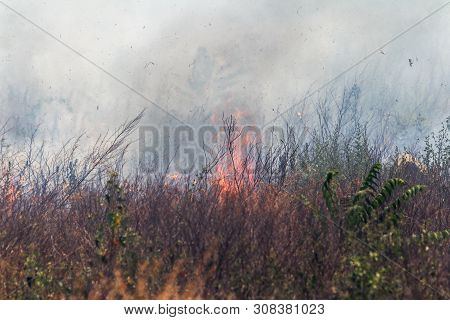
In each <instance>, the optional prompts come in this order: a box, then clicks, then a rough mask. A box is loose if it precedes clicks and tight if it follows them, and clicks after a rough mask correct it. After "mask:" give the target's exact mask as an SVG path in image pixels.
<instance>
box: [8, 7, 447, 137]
mask: <svg viewBox="0 0 450 320" xmlns="http://www.w3.org/2000/svg"><path fill="white" fill-rule="evenodd" d="M5 3H7V4H8V5H10V6H11V7H13V8H15V9H16V10H17V11H19V12H21V13H22V14H23V15H25V16H26V17H28V18H29V19H31V20H33V21H34V22H35V23H37V24H39V25H40V26H42V27H43V28H45V29H46V30H48V31H49V32H50V33H52V34H54V35H55V36H57V37H58V38H60V39H61V41H64V42H65V43H67V44H69V45H70V46H72V47H74V48H75V49H77V50H78V51H79V52H81V53H82V54H84V55H86V56H87V57H89V58H90V59H91V60H93V61H95V62H96V63H97V64H98V65H99V66H101V67H102V68H104V69H106V70H108V71H110V72H111V73H112V74H114V75H116V76H117V77H118V78H120V79H121V80H123V81H124V82H126V83H127V84H129V85H131V86H132V87H133V88H135V89H136V90H138V91H140V92H142V93H143V94H144V95H145V96H147V97H148V98H150V99H152V100H153V101H155V102H156V103H157V104H158V105H160V106H161V107H162V108H164V109H165V110H167V111H169V112H171V113H173V114H175V115H176V116H177V117H179V118H181V119H183V120H186V121H190V119H194V120H195V121H207V120H208V118H207V116H208V115H210V114H215V113H219V114H220V113H221V111H226V112H235V111H236V110H246V112H247V113H248V114H251V115H252V117H253V119H254V120H257V121H260V122H263V121H267V120H270V118H271V117H274V116H276V115H277V112H280V111H283V110H285V109H287V108H288V107H289V106H291V105H292V104H293V103H295V102H296V101H299V100H301V99H302V97H303V96H304V95H305V94H306V93H307V92H308V91H311V90H314V88H317V87H319V86H320V85H321V84H323V83H325V82H326V81H327V80H329V79H331V78H333V77H334V76H335V75H337V74H339V73H340V72H341V71H343V70H345V69H346V68H348V67H350V66H352V65H353V64H354V63H355V62H356V61H358V60H359V59H360V58H361V57H364V56H365V55H367V54H368V53H369V52H370V51H371V50H373V49H375V48H377V46H379V45H381V44H383V43H385V42H386V41H388V40H390V39H391V38H393V37H394V36H395V35H397V34H398V33H399V32H401V31H403V30H405V29H406V28H408V27H409V26H411V25H412V24H414V23H416V22H417V21H418V20H419V19H421V18H422V17H424V16H425V15H427V14H428V13H430V12H431V11H433V10H434V9H436V8H437V7H439V6H440V5H442V4H443V1H442V0H432V1H419V0H414V1H411V0H399V1H387V0H386V1H370V0H366V1H361V0H359V1H356V0H355V1H344V2H342V1H339V2H338V1H329V0H325V1H316V0H308V1H307V0H299V1H294V0H286V1H274V0H271V1H269V0H265V1H262V0H261V1H250V0H239V1H237V0H233V1H229V0H227V1H225V0H220V1H206V0H204V1H203V0H190V1H187V0H184V1H167V0H164V1H121V0H107V1H106V0H90V1H87V0H80V1H68V0H66V1H61V0H48V1H33V2H32V3H30V2H29V1H24V0H9V1H6V0H5ZM449 16H450V7H447V8H445V9H443V10H442V11H441V12H439V13H437V14H436V15H434V16H433V17H431V18H430V19H428V20H427V21H425V22H423V23H422V24H421V25H419V26H418V27H417V28H415V29H413V30H411V31H410V32H409V33H407V34H406V35H404V36H403V37H401V38H399V39H397V40H396V41H395V42H393V43H392V44H390V45H389V46H387V47H386V48H384V49H383V50H381V51H380V52H379V54H377V55H375V56H373V57H371V58H370V59H368V60H367V61H365V62H364V63H363V64H361V65H360V66H359V67H358V68H356V69H354V70H352V71H351V72H349V73H347V74H346V75H345V76H344V77H343V78H342V79H340V80H339V81H337V82H336V83H335V84H333V85H335V86H337V87H339V86H341V85H343V84H344V83H351V82H352V81H354V80H355V79H356V80H358V81H361V83H362V84H361V86H362V89H363V96H364V99H363V101H364V104H365V107H366V108H367V110H368V111H370V110H372V111H373V110H375V109H376V108H383V109H384V110H385V111H386V109H387V108H388V109H389V108H390V110H387V111H386V112H392V113H393V114H395V115H396V116H398V117H399V119H403V120H400V122H401V123H400V124H399V125H405V126H409V125H411V123H413V122H414V120H411V119H410V117H413V115H414V116H415V115H417V114H419V113H420V114H421V116H423V117H424V118H425V119H426V122H427V126H428V127H434V126H435V125H436V124H437V123H438V122H439V121H441V120H442V119H443V117H444V116H445V115H446V112H448V110H449V109H450V108H449V102H448V101H449V100H448V99H449V96H450V95H449V93H450V91H449V90H450V89H449V87H448V82H449V77H450V74H449V71H450V62H449V60H448V54H449V53H450V40H449V39H450V37H448V34H449V31H450V19H449ZM0 74H1V78H0V81H1V87H0V111H1V114H2V116H1V119H2V120H6V119H7V118H10V119H12V120H11V121H13V122H14V121H15V123H16V126H15V130H16V131H17V132H16V134H17V135H18V136H20V135H23V134H26V131H27V130H28V128H29V127H33V126H37V125H40V127H41V130H43V131H44V132H45V133H46V137H47V139H49V140H52V139H54V140H55V141H56V140H58V141H59V140H61V139H66V138H68V137H70V136H72V135H73V134H74V133H76V132H80V131H82V130H87V132H88V133H89V134H92V135H95V134H97V133H98V132H102V131H104V130H106V129H111V128H114V127H116V126H117V125H118V124H119V123H121V122H122V121H123V120H124V119H125V118H127V117H132V116H133V115H135V114H136V113H137V112H138V111H139V110H141V109H142V108H144V107H148V109H147V113H146V118H145V121H146V122H148V123H153V122H157V121H158V122H160V121H162V120H169V118H167V117H166V116H165V115H164V113H163V112H161V111H159V110H157V109H155V108H154V107H153V106H152V105H151V104H149V103H148V102H147V101H145V100H143V99H142V98H141V97H139V96H137V95H136V94H135V93H133V92H131V91H130V90H129V89H127V88H125V87H123V86H122V85H121V84H119V83H117V82H116V81H115V80H113V79H111V78H110V77H109V76H107V75H105V74H104V73H102V72H101V71H100V70H98V69H96V68H94V67H93V66H92V65H90V64H88V63H86V62H85V61H83V60H82V59H81V58H80V57H79V56H77V55H76V54H74V53H73V52H71V51H69V50H68V49H67V48H64V47H62V46H61V45H60V44H59V43H57V42H56V41H55V40H54V39H51V38H50V37H48V36H47V35H45V34H44V33H43V32H41V31H39V30H38V29H36V28H35V27H34V26H32V25H30V24H29V23H28V22H26V21H24V20H23V19H21V18H19V17H18V16H17V15H15V14H14V13H12V12H11V11H10V10H8V9H7V8H5V7H4V6H0ZM200 107H201V108H204V109H205V110H206V115H205V118H200V119H199V118H198V117H196V116H193V111H194V110H196V109H198V108H200ZM402 114H404V115H402ZM404 118H405V119H404ZM402 121H403V122H402ZM172 122H173V123H176V121H174V120H173V119H172Z"/></svg>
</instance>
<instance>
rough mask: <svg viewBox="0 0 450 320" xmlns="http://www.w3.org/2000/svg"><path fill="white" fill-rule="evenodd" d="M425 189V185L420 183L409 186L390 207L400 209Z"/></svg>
mask: <svg viewBox="0 0 450 320" xmlns="http://www.w3.org/2000/svg"><path fill="white" fill-rule="evenodd" d="M423 190H425V186H424V185H420V184H418V185H415V186H413V187H411V188H409V189H408V190H406V191H405V192H404V193H403V194H402V195H401V196H400V197H399V198H398V199H397V200H395V201H394V203H392V205H391V206H390V208H391V209H392V210H394V211H395V210H398V209H399V208H400V207H401V206H402V205H403V204H404V203H405V202H408V201H409V200H410V199H412V198H414V197H415V196H416V195H417V194H418V193H419V192H421V191H423Z"/></svg>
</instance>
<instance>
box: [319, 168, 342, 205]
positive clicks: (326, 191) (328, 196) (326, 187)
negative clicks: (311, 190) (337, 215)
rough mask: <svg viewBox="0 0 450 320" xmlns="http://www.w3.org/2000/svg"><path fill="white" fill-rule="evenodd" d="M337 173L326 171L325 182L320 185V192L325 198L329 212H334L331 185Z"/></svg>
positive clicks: (333, 195) (333, 196) (333, 197)
mask: <svg viewBox="0 0 450 320" xmlns="http://www.w3.org/2000/svg"><path fill="white" fill-rule="evenodd" d="M337 175H338V172H337V171H329V172H328V173H327V177H326V179H325V182H324V183H323V185H322V194H323V198H324V199H325V204H326V206H327V208H328V211H329V212H331V213H334V212H335V208H334V203H335V194H334V190H333V186H332V182H333V179H334V178H335V177H336V176H337Z"/></svg>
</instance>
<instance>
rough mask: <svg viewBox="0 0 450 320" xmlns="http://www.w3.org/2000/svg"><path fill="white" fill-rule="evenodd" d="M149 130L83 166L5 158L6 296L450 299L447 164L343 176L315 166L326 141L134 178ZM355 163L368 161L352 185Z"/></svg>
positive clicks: (394, 164) (99, 150) (1, 258)
mask: <svg viewBox="0 0 450 320" xmlns="http://www.w3.org/2000/svg"><path fill="white" fill-rule="evenodd" d="M138 120H139V119H135V120H133V121H132V122H131V123H128V124H125V125H124V126H122V127H121V129H119V130H118V131H117V132H116V133H115V134H114V135H113V136H111V137H109V138H107V139H103V140H99V141H98V142H97V145H95V146H94V147H93V149H92V150H93V151H92V152H91V153H90V154H88V156H86V157H85V158H83V159H84V160H82V165H81V166H80V165H79V163H78V165H76V162H74V160H73V158H72V157H71V156H70V155H73V154H74V153H75V149H76V148H75V147H73V148H72V149H70V148H69V150H67V149H64V150H62V151H61V154H62V155H67V156H66V157H59V159H60V161H59V162H58V161H57V162H54V163H53V164H52V163H51V162H49V161H46V162H42V161H41V162H39V161H38V160H37V159H38V157H37V156H35V155H34V153H33V152H31V151H30V152H29V153H28V154H27V156H26V157H25V158H26V159H28V160H27V161H29V162H25V164H24V165H23V166H21V165H20V163H14V162H13V161H12V159H13V158H11V157H12V155H8V154H6V153H2V159H3V160H2V169H1V173H0V187H1V192H2V196H1V199H0V202H1V212H0V248H1V251H0V298H2V299H196V298H202V299H316V298H317V299H318V298H321V299H335V298H336V299H343V298H370V299H384V298H398V299H428V298H439V299H444V298H449V293H448V288H449V277H448V268H449V265H448V263H449V261H450V259H449V256H448V244H449V240H448V236H449V232H448V229H449V216H450V192H449V190H448V187H449V176H448V169H449V168H448V162H442V161H441V160H442V159H440V160H439V161H437V160H436V161H432V162H429V163H426V162H425V163H424V164H423V165H424V166H425V167H426V168H420V169H417V168H416V169H417V170H415V169H414V168H415V167H414V166H404V165H403V164H399V163H398V161H395V160H392V161H390V162H389V161H384V163H385V164H384V167H385V168H384V170H381V168H379V167H378V166H375V167H373V168H372V171H370V172H369V170H370V169H371V167H372V165H373V164H374V163H375V162H377V161H378V158H377V157H376V154H377V153H371V152H370V150H372V149H370V148H369V147H368V146H367V145H363V144H360V147H359V148H360V149H358V150H357V151H358V152H355V154H354V155H351V154H342V157H341V156H339V155H337V156H336V157H335V164H339V163H341V164H342V166H343V167H341V168H339V167H338V166H335V167H338V169H340V171H342V174H341V175H339V176H336V175H335V174H334V173H331V172H330V173H328V175H327V174H326V172H324V171H323V170H325V169H324V168H325V166H323V167H321V166H318V163H317V162H316V161H315V160H314V159H316V158H317V157H318V156H321V155H324V154H325V152H326V150H325V148H326V146H327V144H325V143H324V144H322V145H321V146H319V145H315V146H313V147H315V148H316V152H313V151H312V148H311V145H310V146H306V147H303V149H300V146H298V145H296V146H294V145H288V144H285V145H283V146H282V148H281V149H279V150H281V151H279V152H273V150H272V151H271V153H270V154H271V155H272V156H271V157H262V156H261V154H258V153H256V156H253V157H247V155H245V156H244V155H237V154H236V153H235V151H233V149H232V148H231V149H230V145H228V148H226V149H225V150H224V152H223V156H222V157H220V159H219V160H218V161H216V162H215V165H214V166H211V167H209V168H208V169H207V170H205V174H204V175H199V176H197V177H196V178H195V179H191V178H189V177H188V178H186V179H184V178H180V177H175V176H172V177H168V176H167V175H165V176H164V175H163V176H151V175H147V174H144V173H140V172H138V173H136V174H135V175H134V176H129V177H123V176H122V175H120V174H118V173H117V172H119V171H118V170H117V168H118V166H117V160H118V159H119V158H120V156H121V155H122V154H123V152H124V149H123V143H124V139H125V138H126V137H127V136H128V134H129V133H130V132H132V130H133V129H134V127H135V126H136V124H137V121H138ZM290 141H291V142H292V141H293V140H290ZM317 143H318V142H317ZM327 143H328V142H327ZM319 147H320V148H319ZM427 148H428V149H427V150H426V152H427V154H434V153H432V151H430V150H432V149H433V145H431V144H430V145H427ZM430 148H431V149H430ZM445 148H447V149H448V146H447V147H446V146H444V149H445ZM444 149H441V150H444ZM447 149H445V150H447ZM30 150H31V149H30ZM255 150H257V149H255ZM299 150H300V151H299ZM347 150H350V148H347ZM348 152H350V151H348ZM447 152H448V151H447ZM274 154H275V156H273V155H274ZM338 154H340V153H338ZM361 154H364V155H367V156H365V157H361ZM442 155H443V157H444V159H445V157H448V153H447V154H445V153H442V152H441V153H440V157H442ZM10 156H11V157H10ZM351 156H354V157H355V158H356V159H357V160H359V161H360V162H362V161H363V160H364V161H367V162H366V163H364V166H359V167H358V168H362V169H361V170H362V171H361V172H356V168H355V171H354V172H351V173H352V174H351V175H350V174H346V171H345V168H346V167H345V166H346V165H348V163H349V162H350V161H353V160H352V158H351ZM61 159H62V160H61ZM286 159H290V161H286ZM292 159H294V160H295V161H296V162H295V163H292V162H291V160H292ZM365 159H367V160H365ZM222 161H224V162H222ZM258 161H259V162H258ZM340 161H342V162H340ZM355 161H356V160H355ZM287 162H289V163H290V164H289V165H288V164H286V163H287ZM27 163H28V164H27ZM32 163H33V164H34V165H31V164H32ZM250 163H252V166H250V165H249V164H250ZM326 164H327V166H328V164H329V162H328V163H326ZM75 167H76V168H75ZM119 167H120V166H119ZM329 167H331V166H328V168H329ZM250 168H251V169H250ZM328 168H326V169H328ZM39 169H40V170H39ZM373 170H375V171H373ZM394 177H400V178H402V179H404V180H401V181H403V182H400V180H395V181H394V182H392V185H391V184H390V183H391V182H388V184H386V186H387V187H386V188H387V189H381V187H382V186H383V183H384V181H388V179H391V178H394ZM364 178H366V179H365V180H364ZM416 185H420V187H419V186H416ZM422 185H424V186H426V187H421V186H422ZM415 188H416V189H415ZM419 189H420V190H419ZM411 190H412V191H411ZM377 194H378V195H377ZM380 194H381V196H380ZM405 194H406V196H405ZM418 194H420V196H416V195H418ZM380 197H381V198H380Z"/></svg>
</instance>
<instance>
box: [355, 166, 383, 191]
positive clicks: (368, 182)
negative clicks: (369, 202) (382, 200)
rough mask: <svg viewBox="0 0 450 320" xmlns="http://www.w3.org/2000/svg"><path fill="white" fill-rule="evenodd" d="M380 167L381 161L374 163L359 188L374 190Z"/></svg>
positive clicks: (376, 185)
mask: <svg viewBox="0 0 450 320" xmlns="http://www.w3.org/2000/svg"><path fill="white" fill-rule="evenodd" d="M381 169H382V166H381V163H375V164H374V165H373V167H372V169H370V171H369V173H368V175H367V177H366V179H364V181H363V184H362V186H361V188H360V189H359V190H360V191H361V190H366V189H369V190H372V191H375V190H376V188H377V187H378V180H379V178H380V172H381Z"/></svg>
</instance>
